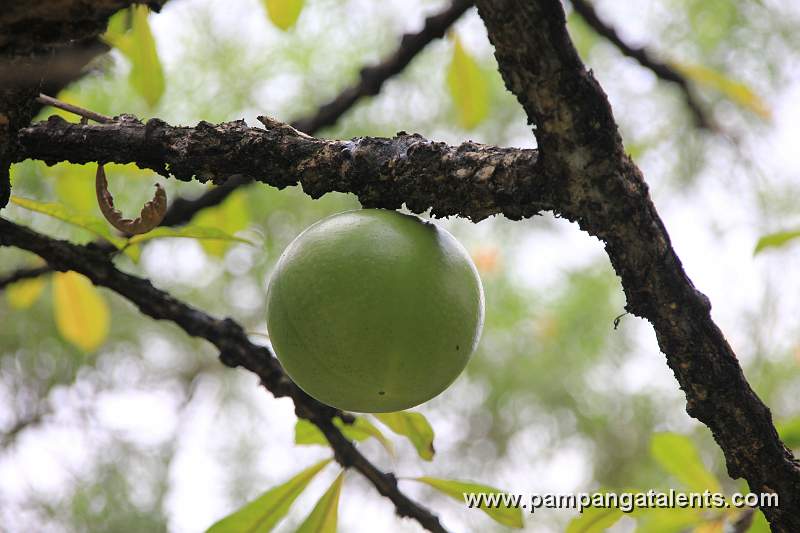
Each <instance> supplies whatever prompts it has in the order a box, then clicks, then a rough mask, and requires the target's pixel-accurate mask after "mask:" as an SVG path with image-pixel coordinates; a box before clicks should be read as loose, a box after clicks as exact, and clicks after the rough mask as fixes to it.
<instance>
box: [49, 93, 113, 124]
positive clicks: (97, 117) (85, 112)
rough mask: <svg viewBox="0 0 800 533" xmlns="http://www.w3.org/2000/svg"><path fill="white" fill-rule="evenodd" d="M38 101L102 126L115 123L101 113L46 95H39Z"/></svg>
mask: <svg viewBox="0 0 800 533" xmlns="http://www.w3.org/2000/svg"><path fill="white" fill-rule="evenodd" d="M36 101H37V102H39V103H40V104H45V105H49V106H52V107H57V108H58V109H63V110H64V111H69V112H70V113H73V114H75V115H78V116H80V117H83V118H87V119H90V120H94V121H95V122H99V123H101V124H111V123H112V122H114V119H113V118H111V117H107V116H105V115H101V114H100V113H97V112H95V111H90V110H89V109H84V108H82V107H78V106H76V105H72V104H68V103H66V102H62V101H61V100H58V99H56V98H53V97H52V96H47V95H46V94H39V96H38V97H37V98H36Z"/></svg>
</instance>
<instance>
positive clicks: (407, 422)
mask: <svg viewBox="0 0 800 533" xmlns="http://www.w3.org/2000/svg"><path fill="white" fill-rule="evenodd" d="M375 418H377V419H378V420H380V421H381V423H382V424H384V425H386V426H387V427H388V428H389V429H391V430H392V431H394V432H395V433H397V434H398V435H402V436H404V437H406V438H407V439H408V440H410V441H411V444H413V445H414V448H416V449H417V453H418V454H419V456H420V457H422V458H423V459H424V460H426V461H431V460H432V459H433V454H434V453H435V452H436V450H434V448H433V437H434V434H433V428H432V427H431V425H430V423H429V422H428V419H427V418H425V417H424V416H423V415H422V414H420V413H414V412H410V411H398V412H396V413H377V414H375Z"/></svg>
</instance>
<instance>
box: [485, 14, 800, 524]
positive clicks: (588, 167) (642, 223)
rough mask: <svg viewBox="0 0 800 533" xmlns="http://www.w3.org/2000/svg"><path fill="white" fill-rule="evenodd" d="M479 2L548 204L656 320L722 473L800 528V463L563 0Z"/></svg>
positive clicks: (774, 519)
mask: <svg viewBox="0 0 800 533" xmlns="http://www.w3.org/2000/svg"><path fill="white" fill-rule="evenodd" d="M476 3H477V5H478V11H479V13H480V15H481V17H482V18H483V20H484V22H485V23H486V26H487V29H488V32H489V38H490V40H491V41H492V43H493V44H494V46H495V55H496V57H497V61H498V64H499V65H500V71H501V73H502V75H503V77H504V79H505V82H506V85H507V86H508V88H509V89H510V90H511V91H512V92H513V93H514V94H515V95H516V96H517V99H518V100H519V101H520V103H521V104H522V106H523V107H524V109H525V111H526V113H527V115H528V117H529V120H530V121H531V122H532V123H533V124H535V125H536V136H537V140H538V141H539V142H538V144H539V148H540V154H539V165H540V169H541V171H542V172H543V173H545V174H546V175H553V176H560V177H561V183H563V188H562V191H561V193H562V194H561V196H560V198H559V205H558V209H557V212H558V213H559V214H561V215H562V216H564V217H566V218H569V219H570V220H573V221H576V222H578V224H579V225H580V227H581V228H582V229H584V230H585V231H587V232H588V233H590V234H592V235H594V236H596V237H598V238H600V239H601V240H602V241H603V242H604V243H605V246H606V251H607V253H608V255H609V257H610V259H611V263H612V265H613V267H614V269H615V270H616V272H617V274H618V275H619V276H620V278H621V280H622V286H623V289H624V291H625V295H626V297H627V306H626V308H627V310H628V311H629V312H631V313H633V314H635V315H637V316H640V317H643V318H645V319H647V320H648V321H650V322H651V323H652V324H653V327H654V329H655V331H656V336H657V338H658V342H659V346H660V347H661V350H662V351H663V352H664V353H665V354H666V356H667V363H668V364H669V366H670V367H671V368H672V370H673V372H674V374H675V377H676V378H677V380H678V383H679V384H680V386H681V389H683V391H684V393H685V394H686V400H687V412H688V413H689V415H690V416H692V417H694V418H697V419H698V420H700V421H701V422H703V423H704V424H705V425H706V426H708V427H709V428H710V429H711V431H712V433H713V435H714V438H715V439H716V441H717V443H718V444H719V446H720V447H721V448H722V451H723V452H724V454H725V459H726V463H727V468H728V473H729V474H730V475H731V477H733V478H738V477H744V478H745V479H746V480H747V482H748V483H749V485H750V488H751V490H752V491H753V492H776V493H778V494H779V498H780V507H774V508H764V509H762V510H763V512H764V514H765V515H766V516H767V518H768V520H769V521H770V523H771V525H772V528H773V530H774V531H781V532H786V533H789V532H797V531H800V463H798V462H797V460H796V459H795V458H794V457H793V456H792V454H791V452H790V451H789V450H788V449H787V448H786V446H784V444H783V443H782V442H781V440H780V438H779V437H778V433H777V431H776V430H775V427H774V425H773V423H772V416H771V414H770V411H769V409H768V408H767V407H766V406H765V405H764V404H763V403H762V402H761V400H760V399H759V398H758V396H757V395H756V394H755V393H754V392H753V390H752V389H751V388H750V385H749V384H748V383H747V380H746V379H745V377H744V374H743V373H742V370H741V367H740V366H739V363H738V361H737V358H736V355H735V354H734V353H733V351H732V349H731V347H730V346H729V345H728V342H727V341H726V340H725V337H724V336H723V334H722V332H721V331H720V330H719V328H718V327H717V326H716V324H714V322H713V321H712V319H711V316H710V309H711V305H710V303H709V301H708V299H707V298H706V297H705V295H703V294H702V293H701V292H699V291H698V290H696V289H695V288H694V285H693V284H692V282H691V280H690V279H689V278H688V276H687V275H686V273H685V272H684V270H683V267H682V266H681V262H680V260H679V259H678V257H677V255H676V253H675V251H674V250H673V248H672V245H671V243H670V239H669V235H668V234H667V231H666V229H665V227H664V224H663V222H662V221H661V219H660V218H659V216H658V213H657V212H656V209H655V207H654V205H653V203H652V201H651V199H650V196H649V193H648V188H647V184H646V183H645V181H644V178H643V177H642V174H641V172H640V170H639V169H638V168H637V167H636V166H635V164H634V163H633V162H632V161H631V160H630V158H629V157H628V156H627V155H626V154H625V150H624V147H623V145H622V140H621V138H620V136H619V134H618V131H617V126H616V123H615V121H614V117H613V115H612V112H611V107H610V105H609V103H608V100H607V98H606V96H605V94H604V93H603V90H602V88H601V87H600V85H599V84H598V83H597V81H596V80H595V79H594V77H593V76H592V74H591V72H590V71H588V70H587V69H586V67H585V66H584V65H583V63H582V62H581V60H580V58H579V57H578V54H577V52H576V51H575V48H574V46H573V45H572V42H571V41H570V38H569V35H568V33H567V30H566V17H565V15H564V10H563V8H562V6H561V3H560V1H559V0H536V1H529V0H525V1H522V0H478V1H477V2H476ZM520 35H524V36H525V39H522V40H521V39H520V38H519V36H520Z"/></svg>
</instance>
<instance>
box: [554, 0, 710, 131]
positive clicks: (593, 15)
mask: <svg viewBox="0 0 800 533" xmlns="http://www.w3.org/2000/svg"><path fill="white" fill-rule="evenodd" d="M570 3H571V4H572V9H574V10H575V12H576V13H577V14H578V15H580V16H581V18H582V19H583V20H584V21H586V24H588V25H589V26H590V27H591V28H592V29H594V31H596V32H597V33H598V34H600V35H601V36H603V37H604V38H605V39H606V40H608V41H609V42H610V43H611V44H613V45H614V46H616V47H617V49H618V50H619V51H620V52H622V54H623V55H625V56H627V57H630V58H631V59H633V60H635V61H636V62H637V63H639V64H640V65H641V66H643V67H644V68H646V69H648V70H650V71H651V72H653V74H655V75H656V76H658V77H659V78H661V79H662V80H664V81H668V82H670V83H674V84H675V85H677V86H678V88H679V89H680V90H681V92H682V93H683V97H684V100H685V101H686V105H687V107H688V108H689V111H691V113H692V116H693V117H694V121H695V124H697V126H698V127H700V128H704V129H707V130H712V131H713V130H716V129H717V126H716V125H715V124H714V121H713V120H712V119H711V117H709V116H708V114H707V112H706V110H705V109H704V108H703V104H702V103H701V102H700V101H699V100H698V98H697V95H696V94H695V92H694V90H693V89H692V87H691V85H690V84H689V81H688V80H687V79H686V78H685V77H684V76H683V75H681V74H680V73H679V72H678V71H677V70H675V69H674V68H672V67H671V66H669V65H668V64H667V63H664V62H663V61H659V60H658V59H656V58H655V57H654V56H653V54H652V53H650V51H649V50H648V49H647V48H637V47H634V46H631V45H629V44H628V43H626V42H625V41H624V40H623V39H622V37H620V36H619V33H617V30H615V29H614V28H613V27H612V26H611V25H609V24H607V23H606V22H604V21H603V20H602V19H601V18H600V17H599V15H598V14H597V12H596V11H595V9H594V6H592V4H591V3H590V2H588V1H587V0H570Z"/></svg>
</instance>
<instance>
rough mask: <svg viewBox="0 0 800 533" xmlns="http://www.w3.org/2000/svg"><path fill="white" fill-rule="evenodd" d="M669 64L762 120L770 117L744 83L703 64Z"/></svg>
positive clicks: (766, 107)
mask: <svg viewBox="0 0 800 533" xmlns="http://www.w3.org/2000/svg"><path fill="white" fill-rule="evenodd" d="M671 65H672V68H674V69H675V70H677V71H678V72H680V73H681V74H683V75H684V76H686V77H687V78H689V79H690V80H692V81H693V82H695V83H697V84H699V85H704V86H706V87H709V88H711V89H714V90H716V91H719V92H720V93H722V94H724V95H725V96H726V97H727V98H728V99H730V100H731V101H733V102H735V103H737V104H738V105H740V106H742V107H744V108H746V109H749V110H750V111H752V112H753V113H755V114H756V115H758V116H760V117H761V118H763V119H764V120H769V119H770V118H771V117H772V113H771V112H770V109H769V107H768V106H767V104H766V103H765V102H764V101H763V100H762V99H761V98H760V97H759V96H758V95H757V94H756V93H755V92H753V90H752V89H750V87H748V86H747V85H745V84H744V83H742V82H740V81H737V80H734V79H731V78H729V77H728V76H726V75H725V74H723V73H722V72H719V71H717V70H714V69H712V68H709V67H706V66H703V65H688V64H686V63H679V62H672V63H671Z"/></svg>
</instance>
